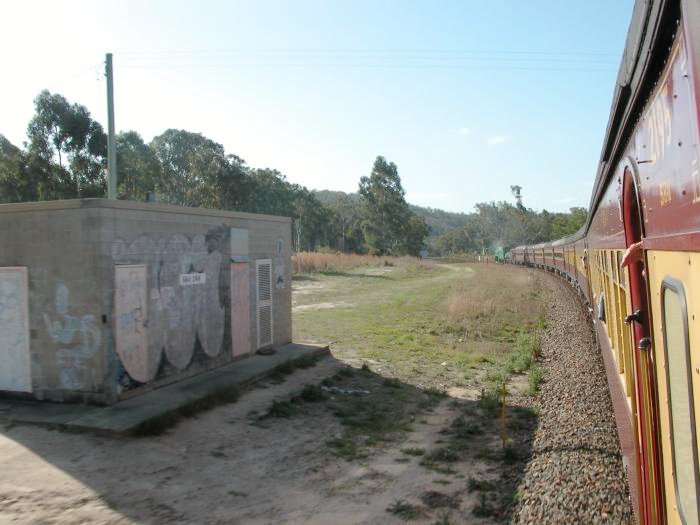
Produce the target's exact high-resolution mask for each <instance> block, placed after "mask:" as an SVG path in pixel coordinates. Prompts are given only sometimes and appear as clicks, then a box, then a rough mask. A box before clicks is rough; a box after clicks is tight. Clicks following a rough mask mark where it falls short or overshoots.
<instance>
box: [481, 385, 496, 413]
mask: <svg viewBox="0 0 700 525" xmlns="http://www.w3.org/2000/svg"><path fill="white" fill-rule="evenodd" d="M479 407H480V408H481V409H482V410H483V412H484V413H485V415H487V416H490V417H496V416H498V415H499V414H500V411H501V397H500V392H499V388H498V387H494V386H492V387H490V388H482V389H481V397H480V398H479Z"/></svg>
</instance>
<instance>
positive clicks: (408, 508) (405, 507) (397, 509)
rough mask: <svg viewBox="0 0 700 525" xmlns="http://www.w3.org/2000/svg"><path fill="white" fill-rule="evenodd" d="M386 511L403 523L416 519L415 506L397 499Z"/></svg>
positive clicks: (416, 510)
mask: <svg viewBox="0 0 700 525" xmlns="http://www.w3.org/2000/svg"><path fill="white" fill-rule="evenodd" d="M386 511H387V512H388V513H390V514H393V515H394V516H396V517H397V518H399V519H402V520H404V521H410V520H414V519H416V518H417V517H418V509H417V507H416V506H415V505H411V504H410V503H408V502H406V501H404V500H402V499H398V500H396V501H394V503H392V504H391V505H389V506H388V507H387V509H386Z"/></svg>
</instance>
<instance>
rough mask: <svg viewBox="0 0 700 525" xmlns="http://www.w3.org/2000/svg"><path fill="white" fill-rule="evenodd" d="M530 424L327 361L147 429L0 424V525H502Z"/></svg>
mask: <svg viewBox="0 0 700 525" xmlns="http://www.w3.org/2000/svg"><path fill="white" fill-rule="evenodd" d="M536 425H537V416H536V414H535V413H533V412H532V411H531V410H529V409H527V408H524V407H519V406H510V405H507V406H505V409H504V407H503V406H502V404H501V403H500V401H499V398H498V395H497V393H489V392H484V393H482V394H481V395H480V396H478V399H475V400H466V399H453V398H450V397H448V396H447V395H446V394H445V393H444V392H440V391H437V390H431V389H420V388H416V387H415V386H413V385H410V384H407V383H404V382H401V381H399V380H397V379H394V378H387V377H384V376H382V375H381V374H379V373H376V372H373V371H372V370H370V369H368V368H366V367H365V368H362V369H358V368H351V367H348V366H347V365H345V364H344V363H342V362H340V361H338V360H336V359H335V358H333V357H326V358H323V359H321V360H320V361H319V362H318V363H317V364H316V365H315V366H313V367H311V368H306V369H294V368H290V369H288V370H287V369H281V370H278V371H277V374H276V375H275V376H272V377H270V378H269V379H268V380H267V381H266V382H264V383H262V384H260V385H259V386H258V387H257V388H254V389H253V390H250V391H248V392H247V393H244V394H243V395H242V396H241V397H240V399H239V400H238V401H236V402H233V403H227V404H223V405H221V406H218V407H215V408H211V409H210V410H207V411H205V412H201V413H199V414H193V415H191V417H189V418H186V419H183V420H181V421H180V422H179V423H177V424H176V425H175V426H174V427H171V428H169V429H163V433H161V434H160V435H151V436H146V437H140V438H136V437H121V438H108V437H99V436H94V435H87V434H68V433H63V432H59V431H51V430H47V429H44V428H37V427H28V426H14V427H6V428H4V429H2V431H0V462H1V463H2V464H3V473H4V475H3V480H0V521H3V520H4V519H8V520H9V521H12V520H15V521H17V522H46V523H51V522H53V523H83V522H86V521H87V522H102V521H104V522H110V523H131V522H138V523H154V524H155V523H212V524H213V523H222V524H223V523H231V522H239V521H240V522H243V523H271V522H274V523H284V522H290V523H291V522H307V521H312V520H316V522H320V523H324V522H328V520H331V521H334V522H336V523H392V522H396V523H398V522H400V521H405V520H413V521H414V522H418V523H421V522H425V523H434V522H435V520H443V521H441V523H465V522H469V521H474V520H476V521H478V522H479V523H484V522H507V521H509V520H510V519H511V514H512V510H513V507H514V504H515V503H516V502H517V493H516V489H517V486H518V484H519V482H520V480H521V479H522V476H523V472H524V469H525V466H526V464H527V462H528V460H529V457H530V445H531V442H532V436H533V433H534V430H535V428H536ZM504 445H505V446H504Z"/></svg>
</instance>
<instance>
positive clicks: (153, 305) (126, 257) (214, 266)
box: [112, 234, 225, 382]
mask: <svg viewBox="0 0 700 525" xmlns="http://www.w3.org/2000/svg"><path fill="white" fill-rule="evenodd" d="M112 259H113V261H114V263H115V264H117V265H122V264H124V265H126V264H143V265H145V266H146V268H147V277H146V281H147V288H148V297H147V300H146V314H145V315H146V321H145V327H146V329H147V334H148V337H147V339H148V345H147V353H148V356H147V357H146V358H145V359H143V360H142V361H140V362H142V363H148V365H147V366H146V367H145V368H144V369H142V370H140V371H139V373H138V374H137V376H138V377H137V376H132V377H134V379H136V380H137V381H140V382H145V381H148V380H151V379H153V378H154V377H155V375H156V373H157V366H156V365H154V363H155V364H157V363H160V360H161V354H162V353H163V352H164V353H165V357H166V358H167V360H168V362H169V363H170V364H171V365H173V366H174V367H175V368H177V369H179V370H183V369H185V368H187V366H189V364H190V362H191V360H192V356H193V353H194V348H195V340H196V339H197V338H198V339H199V342H200V344H201V346H202V349H203V350H204V352H205V353H206V354H207V355H208V356H211V357H214V356H216V355H218V354H219V353H220V352H221V347H222V343H223V336H224V318H225V310H224V307H223V305H222V302H221V301H220V296H219V274H220V269H221V261H222V256H221V253H220V252H219V251H218V250H210V249H209V248H208V246H207V241H206V239H205V237H204V235H196V236H195V237H194V238H193V239H192V241H191V242H190V240H189V239H188V238H187V237H185V236H184V235H179V234H176V235H173V236H172V237H170V238H169V239H167V240H164V239H163V240H160V241H158V242H156V241H154V240H153V239H151V238H150V237H148V236H145V235H143V236H140V237H138V238H137V239H136V240H134V241H133V242H132V243H131V244H127V243H126V242H125V241H123V240H121V239H117V240H116V241H114V243H113V244H112ZM193 274H204V275H203V276H202V277H201V278H195V277H194V276H193ZM183 283H184V284H183ZM118 335H119V334H118ZM122 336H123V335H122ZM125 368H126V365H125ZM127 372H129V374H130V375H131V372H130V371H129V369H128V368H127Z"/></svg>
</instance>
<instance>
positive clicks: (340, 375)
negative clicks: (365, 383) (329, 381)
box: [333, 366, 355, 379]
mask: <svg viewBox="0 0 700 525" xmlns="http://www.w3.org/2000/svg"><path fill="white" fill-rule="evenodd" d="M354 375H355V369H354V368H352V367H350V366H345V367H343V368H341V369H340V370H338V371H337V372H336V373H335V375H334V376H333V377H334V378H335V379H347V378H349V377H352V376H354Z"/></svg>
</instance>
